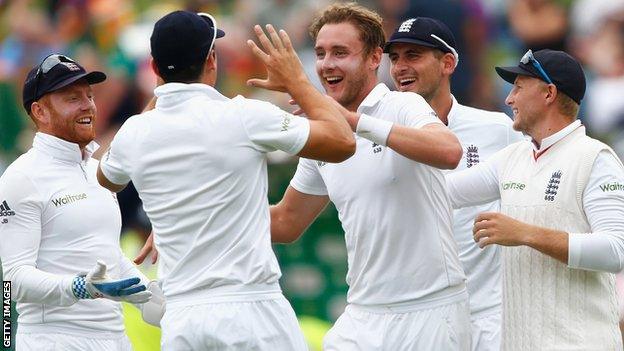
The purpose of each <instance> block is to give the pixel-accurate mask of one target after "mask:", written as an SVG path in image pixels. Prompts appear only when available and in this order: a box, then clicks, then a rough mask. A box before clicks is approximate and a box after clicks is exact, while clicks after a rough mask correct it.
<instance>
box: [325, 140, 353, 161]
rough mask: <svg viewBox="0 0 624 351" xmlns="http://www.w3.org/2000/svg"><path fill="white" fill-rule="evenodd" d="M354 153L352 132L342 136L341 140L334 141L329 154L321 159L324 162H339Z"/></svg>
mask: <svg viewBox="0 0 624 351" xmlns="http://www.w3.org/2000/svg"><path fill="white" fill-rule="evenodd" d="M354 154H355V138H354V137H353V134H349V136H348V137H346V138H343V139H342V140H341V141H339V142H336V143H334V147H333V148H332V153H331V155H327V157H326V158H325V159H324V160H323V161H325V162H331V163H340V162H342V161H345V160H347V159H348V158H350V157H351V156H353V155H354Z"/></svg>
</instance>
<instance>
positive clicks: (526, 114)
mask: <svg viewBox="0 0 624 351" xmlns="http://www.w3.org/2000/svg"><path fill="white" fill-rule="evenodd" d="M545 87H546V83H544V82H543V81H541V80H539V79H537V78H532V77H527V76H522V75H518V76H517V77H516V80H515V81H514V85H513V88H512V89H511V91H510V92H509V95H507V98H506V99H505V104H507V105H509V106H510V107H511V110H512V112H513V120H514V122H513V128H514V129H515V130H517V131H520V132H524V133H526V134H528V135H531V136H535V132H536V130H538V129H539V126H538V125H539V123H540V121H541V120H542V119H543V117H544V116H543V114H544V110H545V107H546V106H545V104H546V102H545V96H546V95H547V94H548V92H547V89H546V88H545Z"/></svg>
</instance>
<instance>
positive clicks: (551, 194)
mask: <svg viewBox="0 0 624 351" xmlns="http://www.w3.org/2000/svg"><path fill="white" fill-rule="evenodd" d="M561 174H562V173H561V171H560V170H559V171H556V172H553V174H552V175H551V176H550V180H549V181H548V184H546V191H544V200H546V201H551V202H552V201H555V196H557V191H558V190H559V184H561Z"/></svg>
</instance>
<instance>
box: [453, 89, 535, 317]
mask: <svg viewBox="0 0 624 351" xmlns="http://www.w3.org/2000/svg"><path fill="white" fill-rule="evenodd" d="M512 124H513V122H512V120H511V119H510V118H509V117H508V116H507V115H505V114H504V113H500V112H490V111H485V110H480V109H476V108H473V107H469V106H464V105H461V104H459V103H458V102H457V100H456V99H455V97H453V105H452V106H451V110H450V112H449V115H448V127H449V129H450V130H451V131H452V132H453V133H455V135H456V136H457V139H459V142H460V143H461V145H462V149H463V151H464V153H463V155H462V159H461V161H459V165H458V166H457V168H455V169H454V170H452V171H450V172H449V173H454V172H457V171H461V170H464V169H467V168H471V167H472V166H475V165H477V164H479V163H480V162H483V161H485V160H487V159H488V158H490V156H492V155H493V154H494V153H495V152H496V151H498V150H501V149H503V148H505V147H506V146H507V145H509V144H513V143H515V142H517V141H521V140H524V137H523V136H522V133H519V132H516V131H514V130H513V128H512ZM449 173H446V174H447V175H448V174H449ZM499 208H500V204H499V201H492V202H489V203H487V204H483V205H477V206H472V207H465V208H460V209H456V210H454V211H453V235H454V236H455V240H456V241H457V246H458V249H459V260H460V261H461V263H462V266H463V267H464V272H466V278H467V280H466V286H467V288H468V294H469V295H470V312H471V314H476V313H479V312H483V313H485V311H488V310H493V309H500V305H501V296H502V295H501V294H502V292H501V288H502V286H501V271H500V269H501V262H500V247H499V246H498V245H492V246H488V247H486V248H485V249H480V248H479V246H478V245H477V244H476V243H475V242H474V239H473V236H472V227H473V225H474V220H475V218H476V217H477V215H478V214H479V213H482V212H490V211H496V212H497V211H498V210H499Z"/></svg>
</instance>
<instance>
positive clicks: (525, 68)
mask: <svg viewBox="0 0 624 351" xmlns="http://www.w3.org/2000/svg"><path fill="white" fill-rule="evenodd" d="M533 57H534V58H535V60H537V61H538V62H539V64H540V65H541V67H542V69H543V70H544V72H545V73H546V75H547V76H548V77H549V78H550V79H551V80H552V83H553V84H554V85H555V86H556V87H557V89H558V90H559V91H561V92H563V93H564V94H566V95H567V96H569V97H570V98H571V99H572V100H574V101H575V102H576V103H577V104H579V105H580V103H581V100H583V97H584V96H585V88H586V82H585V74H584V73H583V68H582V67H581V64H580V63H579V62H578V61H577V60H576V59H574V57H572V56H570V55H569V54H567V53H566V52H563V51H556V50H550V49H544V50H540V51H536V52H534V53H533ZM496 73H498V75H499V76H500V77H501V78H503V79H504V80H505V81H506V82H509V83H511V84H513V83H514V81H515V80H516V77H517V76H518V75H523V76H529V77H534V78H537V79H541V80H543V81H545V82H547V81H546V79H545V77H543V76H542V74H541V73H540V72H539V70H538V69H537V68H536V67H535V65H534V64H533V63H532V62H530V61H529V60H527V61H526V63H525V62H520V63H518V65H517V66H510V67H496Z"/></svg>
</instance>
